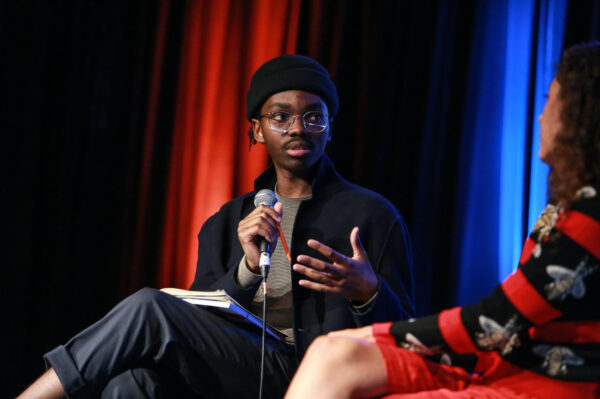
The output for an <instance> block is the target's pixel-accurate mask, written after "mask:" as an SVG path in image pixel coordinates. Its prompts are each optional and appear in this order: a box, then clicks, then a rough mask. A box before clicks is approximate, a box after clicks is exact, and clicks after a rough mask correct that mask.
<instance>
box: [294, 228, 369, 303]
mask: <svg viewBox="0 0 600 399" xmlns="http://www.w3.org/2000/svg"><path fill="white" fill-rule="evenodd" d="M350 244H351V245H352V251H353V252H354V253H353V255H352V257H351V258H349V257H347V256H344V255H342V254H340V253H339V252H337V251H335V250H334V249H332V248H330V247H328V246H327V245H325V244H321V243H320V242H318V241H316V240H312V239H311V240H308V246H309V247H311V248H312V249H314V250H316V251H317V252H319V253H321V254H322V255H323V256H325V257H326V258H327V259H329V262H324V261H322V260H320V259H316V258H313V257H310V256H307V255H300V256H298V258H297V260H298V263H296V264H294V271H296V272H298V273H301V274H303V275H305V276H306V277H308V278H309V279H310V280H304V279H302V280H300V281H299V284H300V285H301V286H302V287H306V288H310V289H311V290H315V291H321V292H332V293H335V294H339V295H341V296H343V297H344V298H347V299H350V300H352V301H360V302H366V301H368V300H369V299H370V298H371V297H372V296H373V295H374V294H375V291H376V290H377V275H376V274H375V272H374V271H373V268H372V267H371V263H370V262H369V258H368V257H367V254H366V253H365V249H364V248H363V246H362V243H361V242H360V237H359V236H358V227H355V228H353V229H352V232H351V233H350Z"/></svg>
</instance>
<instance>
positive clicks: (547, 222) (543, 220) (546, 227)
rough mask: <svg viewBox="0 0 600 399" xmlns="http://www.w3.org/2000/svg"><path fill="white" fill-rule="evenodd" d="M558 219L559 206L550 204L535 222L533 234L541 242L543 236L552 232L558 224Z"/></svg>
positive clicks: (535, 239)
mask: <svg viewBox="0 0 600 399" xmlns="http://www.w3.org/2000/svg"><path fill="white" fill-rule="evenodd" d="M557 219H558V207H557V206H556V205H552V204H548V205H546V207H545V208H544V210H543V211H542V214H541V215H540V217H539V218H538V219H537V221H536V222H535V225H534V226H533V229H532V230H531V235H532V237H533V239H534V241H536V242H541V241H542V238H544V237H545V236H547V235H548V234H550V231H551V230H552V228H553V227H554V225H555V224H556V220H557Z"/></svg>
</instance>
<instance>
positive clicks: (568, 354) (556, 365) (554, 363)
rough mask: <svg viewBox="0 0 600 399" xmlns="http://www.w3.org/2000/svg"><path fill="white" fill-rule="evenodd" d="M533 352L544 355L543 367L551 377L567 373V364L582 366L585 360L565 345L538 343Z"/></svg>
mask: <svg viewBox="0 0 600 399" xmlns="http://www.w3.org/2000/svg"><path fill="white" fill-rule="evenodd" d="M533 353H535V354H536V355H538V356H542V357H544V362H543V363H542V368H543V369H546V372H547V373H548V375H549V376H551V377H556V376H558V375H565V374H567V365H569V366H581V365H582V364H583V363H585V361H584V360H583V359H582V358H580V357H578V356H577V355H575V354H574V353H573V351H572V350H571V349H569V348H567V347H565V346H550V345H538V346H536V347H534V348H533Z"/></svg>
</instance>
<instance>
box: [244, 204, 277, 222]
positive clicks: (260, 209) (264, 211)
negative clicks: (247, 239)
mask: <svg viewBox="0 0 600 399" xmlns="http://www.w3.org/2000/svg"><path fill="white" fill-rule="evenodd" d="M275 205H277V203H276V204H275ZM280 207H282V205H279V206H278V208H280ZM257 215H269V217H270V218H272V219H273V220H274V221H276V222H277V223H281V209H280V210H279V211H276V210H275V209H274V208H270V207H268V206H266V205H259V206H257V207H256V208H254V210H253V211H252V212H250V213H249V214H248V216H246V218H252V217H253V216H257Z"/></svg>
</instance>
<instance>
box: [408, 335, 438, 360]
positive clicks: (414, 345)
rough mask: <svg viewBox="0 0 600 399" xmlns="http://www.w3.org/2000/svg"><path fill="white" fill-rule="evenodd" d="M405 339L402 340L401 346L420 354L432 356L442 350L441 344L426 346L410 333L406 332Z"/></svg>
mask: <svg viewBox="0 0 600 399" xmlns="http://www.w3.org/2000/svg"><path fill="white" fill-rule="evenodd" d="M404 338H405V341H404V342H402V347H403V348H404V349H408V350H409V351H411V352H415V353H417V354H419V355H421V356H433V355H438V354H440V353H442V352H443V350H442V346H441V345H436V346H432V347H428V346H426V345H425V344H423V343H422V342H421V341H420V340H419V338H417V337H415V336H414V335H413V334H411V333H406V335H405V336H404Z"/></svg>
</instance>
